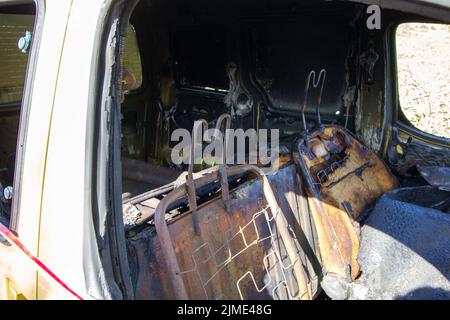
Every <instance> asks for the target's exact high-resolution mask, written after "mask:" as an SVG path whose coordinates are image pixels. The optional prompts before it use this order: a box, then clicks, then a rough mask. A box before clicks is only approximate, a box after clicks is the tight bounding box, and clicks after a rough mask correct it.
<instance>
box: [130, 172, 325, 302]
mask: <svg viewBox="0 0 450 320" xmlns="http://www.w3.org/2000/svg"><path fill="white" fill-rule="evenodd" d="M269 180H270V184H271V186H272V188H273V191H274V195H275V198H276V202H277V203H278V206H279V207H280V209H281V210H278V211H277V212H278V214H281V212H282V215H283V216H284V217H285V219H286V223H287V224H288V226H289V227H288V228H286V230H290V231H289V237H290V239H291V241H292V242H291V245H292V247H291V248H286V247H287V246H286V245H285V239H283V235H282V234H281V233H280V230H279V228H278V227H277V222H276V220H277V219H279V217H276V216H274V214H273V213H272V211H271V210H270V207H269V205H268V202H267V200H266V199H265V197H264V193H263V189H262V185H261V183H260V181H258V180H251V181H248V182H246V183H244V184H243V185H241V186H240V187H239V188H238V189H236V190H233V191H231V192H230V210H229V211H228V212H226V211H225V209H224V203H223V199H222V198H216V199H214V200H212V201H209V202H207V203H205V204H201V205H199V206H198V208H197V212H198V215H199V222H200V223H199V226H200V232H199V233H196V232H195V230H194V224H193V221H192V218H191V214H190V212H188V213H185V214H182V215H181V216H179V217H176V218H175V219H173V220H171V221H168V231H169V233H170V238H171V242H172V247H173V251H174V254H175V256H176V262H177V264H178V268H179V270H178V271H177V274H173V273H172V274H171V272H173V270H172V271H171V269H170V268H168V267H167V258H166V257H165V255H164V253H163V251H162V250H161V242H160V241H158V239H157V234H156V232H155V229H154V228H153V227H149V228H148V229H147V230H145V231H144V232H141V233H140V234H138V235H136V236H135V237H133V238H129V239H128V240H127V246H128V251H129V256H130V261H131V269H132V270H133V273H134V276H135V277H134V284H135V288H136V297H137V298H138V299H173V298H182V297H187V298H189V299H298V298H312V297H313V296H314V295H315V294H316V293H317V283H318V273H320V271H319V269H320V267H318V261H317V259H316V257H315V254H314V252H315V244H314V240H313V239H312V238H313V237H312V231H311V229H310V227H311V226H310V225H309V226H308V221H305V220H306V219H303V220H302V221H300V219H301V218H302V217H304V213H305V212H301V211H300V210H301V209H304V204H303V205H302V204H301V199H302V197H301V196H302V195H301V191H299V189H298V185H297V182H296V179H295V168H294V167H293V166H292V165H290V166H286V167H284V168H282V169H280V170H279V171H278V172H277V173H276V174H275V175H273V176H271V177H269ZM278 225H279V224H278ZM284 236H286V234H285V235H284ZM292 251H294V252H292ZM296 269H297V270H296ZM299 270H300V271H301V272H300V273H299V272H298V271H299ZM174 276H175V277H177V278H178V279H181V281H182V287H184V288H185V293H182V294H180V292H177V291H176V289H175V288H174V286H173V283H176V281H175V282H174V281H171V279H173V277H174ZM300 277H302V279H299V278H300ZM177 281H178V280H177Z"/></svg>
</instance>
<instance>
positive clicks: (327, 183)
mask: <svg viewBox="0 0 450 320" xmlns="http://www.w3.org/2000/svg"><path fill="white" fill-rule="evenodd" d="M298 150H299V153H298V154H297V156H296V157H295V159H296V161H297V165H298V167H299V170H300V172H301V173H302V176H303V178H304V180H305V182H306V187H307V188H306V189H307V192H308V196H309V198H308V201H309V203H310V206H311V211H312V212H311V214H312V217H313V220H314V223H315V227H316V230H317V234H318V242H319V247H320V255H321V259H322V263H323V270H324V273H325V274H332V275H333V276H338V277H339V278H340V279H342V280H343V281H347V282H349V281H351V280H352V279H355V278H356V277H357V276H358V274H359V264H358V262H357V260H356V258H357V254H358V250H359V224H358V222H357V220H358V218H359V215H360V214H361V213H362V212H363V211H364V210H365V209H367V208H368V207H369V206H370V205H372V204H373V203H374V201H375V200H376V199H377V198H378V197H379V196H381V195H382V194H383V193H384V192H386V191H389V190H391V189H394V188H396V187H397V186H398V183H397V181H396V179H395V178H394V177H393V176H392V174H391V173H390V172H389V170H388V168H387V167H386V166H385V164H384V163H383V162H382V161H381V160H380V159H379V158H378V157H377V156H376V155H375V153H374V152H373V151H371V150H370V149H369V148H367V147H365V146H364V145H362V144H361V143H360V142H359V141H358V140H356V139H355V138H354V137H353V136H352V135H351V134H350V133H349V132H348V131H347V130H345V129H344V128H341V127H338V126H327V127H325V128H323V129H322V130H318V131H316V132H314V133H312V134H311V135H309V136H308V138H307V139H305V140H303V141H300V143H299V145H298Z"/></svg>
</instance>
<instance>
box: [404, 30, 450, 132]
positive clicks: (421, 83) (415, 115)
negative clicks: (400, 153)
mask: <svg viewBox="0 0 450 320" xmlns="http://www.w3.org/2000/svg"><path fill="white" fill-rule="evenodd" d="M396 41H397V62H398V76H399V95H400V106H401V109H402V111H403V113H404V114H405V116H406V118H408V120H409V121H410V122H411V123H412V124H413V125H414V126H415V127H416V128H418V129H420V130H422V131H425V132H427V133H431V134H434V135H437V136H440V137H446V138H450V25H439V24H424V23H407V24H402V25H400V26H399V27H398V29H397V40H396Z"/></svg>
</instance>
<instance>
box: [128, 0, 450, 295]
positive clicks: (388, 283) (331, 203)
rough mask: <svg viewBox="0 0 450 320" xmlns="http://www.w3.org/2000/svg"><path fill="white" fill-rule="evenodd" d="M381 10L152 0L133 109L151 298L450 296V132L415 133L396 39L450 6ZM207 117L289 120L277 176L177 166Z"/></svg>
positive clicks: (138, 44) (136, 30)
mask: <svg viewBox="0 0 450 320" xmlns="http://www.w3.org/2000/svg"><path fill="white" fill-rule="evenodd" d="M366 9H367V5H366V4H361V3H353V2H347V1H195V2H193V1H182V0H177V1H159V0H154V1H144V0H142V1H140V2H139V3H138V4H137V5H136V7H135V8H134V11H133V13H132V15H131V17H130V19H129V23H130V26H129V27H128V29H127V30H128V32H127V35H126V39H128V38H131V37H135V40H133V41H134V44H133V46H134V48H135V49H134V50H137V51H138V52H139V57H138V58H136V57H135V59H134V60H133V59H132V58H130V57H131V56H132V55H133V53H131V52H130V51H131V50H130V49H129V48H130V47H131V45H130V47H127V41H131V40H125V46H124V47H125V49H124V52H123V56H122V57H123V59H122V79H123V81H122V92H123V95H122V103H121V141H122V144H121V163H122V171H121V172H122V204H123V206H122V209H123V217H124V224H125V233H126V248H127V254H128V260H129V266H130V274H131V282H132V284H133V289H134V296H135V298H136V299H329V298H331V299H421V298H424V299H449V298H450V282H449V277H450V264H449V262H450V253H449V250H448V249H449V247H450V215H449V213H450V193H449V191H450V188H449V181H450V180H449V179H450V174H449V170H450V169H449V164H450V157H449V140H448V139H444V138H443V139H438V138H434V137H431V136H430V135H421V134H420V133H418V132H417V131H414V130H409V131H408V130H405V127H406V126H405V123H406V124H407V121H405V119H403V118H402V114H401V112H399V111H398V105H397V104H398V99H397V91H396V78H395V61H394V60H393V53H394V51H393V50H394V45H395V43H394V42H393V41H392V30H393V27H392V26H395V25H397V24H399V23H400V22H404V21H428V22H436V23H448V22H449V21H445V19H444V18H445V17H447V18H450V15H449V12H448V11H445V14H443V13H442V11H440V12H441V15H440V16H439V17H438V18H439V19H444V20H436V17H431V15H432V14H430V15H428V16H427V15H425V16H419V15H416V14H414V13H410V12H403V11H402V10H398V9H383V11H382V14H383V26H382V29H381V30H370V29H368V28H367V26H366V20H367V17H368V15H367V12H366ZM442 10H444V9H442ZM202 127H209V128H214V127H217V128H219V129H220V130H222V128H224V127H225V128H227V127H228V128H232V129H243V130H247V129H255V130H257V131H258V130H261V129H278V130H279V141H280V142H279V155H278V156H277V159H276V161H275V163H274V164H272V170H271V172H270V174H267V171H265V170H263V169H264V166H263V165H262V164H260V163H256V164H240V165H227V164H219V165H218V166H213V167H208V166H205V165H195V166H194V165H191V166H189V165H187V164H186V165H177V164H174V163H173V162H172V161H171V157H170V155H171V151H172V148H173V147H174V145H175V144H176V142H174V141H171V135H172V133H173V132H174V131H175V130H176V129H180V128H182V129H186V130H188V131H189V132H191V131H192V132H193V135H194V134H196V130H200V128H202ZM206 146H207V143H206V142H205V143H204V144H203V146H202V147H203V148H205V147H206ZM194 147H195V145H194V144H193V145H192V148H194Z"/></svg>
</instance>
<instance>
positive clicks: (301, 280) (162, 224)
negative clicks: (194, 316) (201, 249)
mask: <svg viewBox="0 0 450 320" xmlns="http://www.w3.org/2000/svg"><path fill="white" fill-rule="evenodd" d="M220 119H221V121H218V127H219V128H220V126H221V123H222V120H223V119H225V118H220ZM205 123H206V122H205V121H204V120H201V121H198V122H196V123H195V124H194V128H193V135H192V136H193V138H194V139H195V138H196V137H197V135H198V129H199V128H200V127H202V126H203V127H204V126H205ZM194 139H193V141H192V147H191V163H190V165H189V172H188V177H187V181H186V183H184V184H183V185H181V186H179V187H177V188H176V189H174V190H173V191H172V192H171V193H169V194H168V195H167V196H166V197H165V198H164V199H163V200H162V201H161V202H160V203H159V205H158V207H157V208H156V211H155V216H154V222H155V228H156V233H157V237H158V240H159V242H160V244H161V250H162V253H163V256H164V260H165V262H166V264H167V268H168V271H169V278H170V281H171V283H172V286H173V289H174V292H175V295H176V298H177V299H180V300H185V299H188V294H187V290H186V286H185V284H184V281H183V279H182V277H181V275H180V267H179V264H178V260H177V257H176V254H175V250H174V246H173V242H172V237H171V235H170V232H169V228H168V225H167V221H166V218H165V214H166V212H167V209H168V207H169V206H170V205H171V204H172V203H174V202H175V201H177V200H180V199H182V198H184V197H186V196H188V199H189V206H190V213H191V214H193V217H195V214H196V210H197V201H196V197H195V188H199V187H203V186H205V185H207V184H210V183H214V182H216V181H218V180H219V181H221V184H222V188H223V186H224V184H223V182H224V179H226V180H227V182H228V178H227V177H228V176H237V175H242V174H245V173H253V174H255V175H256V176H257V177H258V178H259V180H260V182H261V185H262V189H263V194H264V196H265V198H266V201H267V203H268V205H269V208H270V210H271V213H272V215H273V217H274V221H275V226H276V228H277V229H278V232H279V233H280V237H281V239H282V241H283V243H284V246H285V248H286V252H287V255H288V257H289V259H290V261H291V263H292V264H293V265H294V268H293V270H294V274H295V276H296V278H297V281H298V284H299V290H302V288H303V289H305V290H306V292H304V291H302V293H301V294H300V298H301V299H311V298H312V292H311V288H310V286H309V284H308V283H307V275H306V271H305V270H304V268H303V266H302V265H301V263H300V261H299V259H298V256H297V254H296V247H295V244H294V241H293V239H292V237H291V235H290V234H289V230H288V224H287V221H286V219H285V217H284V215H283V214H282V212H281V209H280V207H279V206H278V203H277V201H276V198H275V195H274V193H273V190H272V188H271V186H270V184H269V180H268V179H267V177H266V176H265V174H264V172H263V171H262V170H261V169H260V168H258V167H256V166H252V165H236V166H231V167H227V166H226V164H225V163H222V164H221V166H219V169H218V170H217V171H213V172H210V173H209V174H208V175H207V176H203V177H201V178H198V179H197V180H195V181H194V179H193V173H192V171H193V155H194V150H193V147H194V144H195V141H196V140H194ZM225 151H226V148H224V158H225V154H226V153H225ZM225 192H226V193H225V194H224V193H223V191H222V197H226V198H225V199H224V200H228V199H227V198H229V194H228V183H227V184H226V191H225ZM266 214H267V213H266ZM193 222H194V225H195V224H196V223H198V219H195V218H194V219H193ZM197 231H199V230H196V232H197Z"/></svg>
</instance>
